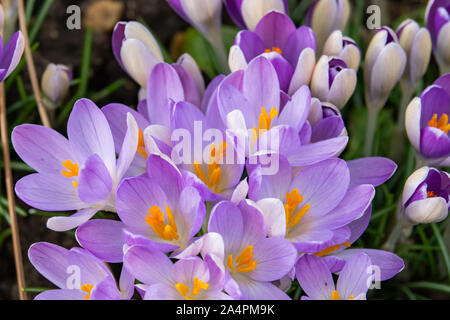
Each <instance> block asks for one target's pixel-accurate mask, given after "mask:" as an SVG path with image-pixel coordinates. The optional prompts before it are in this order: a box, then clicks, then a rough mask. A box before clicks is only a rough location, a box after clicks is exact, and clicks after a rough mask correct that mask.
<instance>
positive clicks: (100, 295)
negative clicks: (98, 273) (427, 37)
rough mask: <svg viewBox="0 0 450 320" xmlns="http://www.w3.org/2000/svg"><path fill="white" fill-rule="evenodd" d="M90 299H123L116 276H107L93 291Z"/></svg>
mask: <svg viewBox="0 0 450 320" xmlns="http://www.w3.org/2000/svg"><path fill="white" fill-rule="evenodd" d="M89 300H121V296H120V292H119V289H117V285H116V282H115V280H114V278H112V277H107V278H105V279H103V280H102V281H101V282H100V283H98V284H97V285H96V286H95V287H94V288H93V289H92V291H91V293H90V297H89Z"/></svg>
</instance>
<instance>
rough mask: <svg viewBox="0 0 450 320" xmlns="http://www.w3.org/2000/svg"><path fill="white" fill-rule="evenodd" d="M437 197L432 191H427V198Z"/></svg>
mask: <svg viewBox="0 0 450 320" xmlns="http://www.w3.org/2000/svg"><path fill="white" fill-rule="evenodd" d="M437 197H438V195H437V194H436V193H434V192H433V191H427V198H437Z"/></svg>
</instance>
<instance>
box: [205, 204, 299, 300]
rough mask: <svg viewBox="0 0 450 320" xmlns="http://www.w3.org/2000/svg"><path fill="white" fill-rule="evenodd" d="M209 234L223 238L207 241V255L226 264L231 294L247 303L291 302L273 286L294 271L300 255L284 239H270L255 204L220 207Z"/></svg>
mask: <svg viewBox="0 0 450 320" xmlns="http://www.w3.org/2000/svg"><path fill="white" fill-rule="evenodd" d="M208 231H209V233H210V234H211V233H216V234H218V235H219V237H209V238H208V239H207V240H205V241H203V248H207V249H206V250H205V249H203V254H205V253H209V254H212V255H213V256H215V257H217V258H218V260H220V261H222V262H223V265H224V266H225V269H226V283H225V291H226V292H227V293H228V294H230V295H231V296H232V297H234V298H235V299H244V300H248V299H252V300H253V299H256V300H258V299H263V300H266V299H275V300H280V299H281V300H286V299H289V297H288V296H287V295H286V294H285V293H284V292H283V291H281V290H280V289H278V288H277V287H276V286H275V285H273V284H272V283H271V282H272V281H276V280H279V279H281V278H282V277H284V276H285V275H286V274H287V273H288V272H289V271H290V270H291V269H292V267H293V265H294V263H295V260H296V258H297V252H296V250H295V248H294V247H293V246H292V245H291V244H290V243H289V242H288V241H287V240H286V239H283V238H282V237H270V238H267V229H266V225H265V222H264V219H263V216H262V214H261V212H260V210H259V209H258V208H257V207H256V206H255V205H254V204H252V203H251V202H249V201H247V200H243V201H241V202H240V203H239V205H238V206H237V205H236V204H234V203H232V202H229V201H222V202H220V203H218V204H217V205H216V206H215V207H214V208H213V210H212V212H211V218H210V220H209V224H208ZM220 239H221V240H222V241H220ZM208 240H209V241H208Z"/></svg>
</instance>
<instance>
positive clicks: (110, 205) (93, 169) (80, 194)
mask: <svg viewBox="0 0 450 320" xmlns="http://www.w3.org/2000/svg"><path fill="white" fill-rule="evenodd" d="M127 123H128V129H127V133H126V135H125V139H124V143H123V145H122V148H121V150H117V151H120V155H119V159H116V150H115V148H114V142H113V137H112V134H111V130H110V127H109V125H108V122H107V120H106V118H105V116H104V115H103V113H102V112H101V111H100V109H99V108H98V107H97V106H96V105H95V104H94V103H93V102H92V101H90V100H88V99H81V100H78V101H77V102H76V103H75V105H74V107H73V110H72V113H71V114H70V117H69V121H68V124H67V133H68V136H69V139H66V138H65V137H63V136H62V135H61V134H59V133H58V132H56V131H55V130H52V129H49V128H46V127H44V126H39V125H32V124H24V125H20V126H18V127H16V128H15V129H14V131H13V133H12V143H13V146H14V149H15V150H16V152H17V153H18V155H19V156H20V157H21V158H22V160H23V161H25V162H26V163H27V164H28V165H29V166H30V167H32V168H33V169H35V170H36V171H37V172H38V173H35V174H30V175H28V176H26V177H24V178H22V179H21V180H19V181H18V182H17V184H16V194H17V196H18V197H19V198H20V199H22V200H23V201H24V202H25V203H27V204H28V205H30V206H32V207H35V208H37V209H40V210H46V211H67V210H77V211H78V212H77V213H76V214H74V215H72V216H69V217H66V216H62V217H52V218H50V219H49V220H48V222H47V226H48V227H49V228H50V229H52V230H55V231H66V230H70V229H72V228H75V227H77V226H79V225H80V224H82V223H84V222H86V221H87V220H89V219H90V218H91V217H92V216H93V215H94V214H95V213H97V212H98V211H100V210H106V211H112V212H115V195H116V188H117V186H118V184H119V182H120V180H121V179H122V177H123V175H124V174H125V172H126V171H127V170H128V167H129V166H130V164H131V162H132V160H133V158H134V155H135V153H136V150H137V146H138V127H137V124H136V121H135V120H134V118H133V117H132V116H131V115H128V117H127Z"/></svg>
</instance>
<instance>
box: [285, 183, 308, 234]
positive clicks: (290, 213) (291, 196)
mask: <svg viewBox="0 0 450 320" xmlns="http://www.w3.org/2000/svg"><path fill="white" fill-rule="evenodd" d="M302 202H303V196H302V195H300V193H299V192H298V189H293V190H292V191H291V192H290V193H286V203H285V205H284V211H285V213H286V229H292V228H294V227H295V226H296V225H297V224H299V222H300V221H301V219H302V218H303V217H304V216H305V215H306V213H308V211H309V210H310V209H311V205H310V204H309V203H307V204H304V205H303V206H300V204H301V203H302ZM297 207H299V209H298V211H297V212H295V210H296V209H297ZM294 212H295V214H294Z"/></svg>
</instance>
